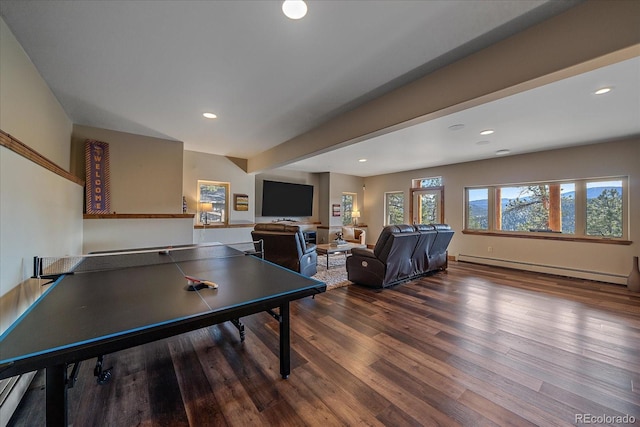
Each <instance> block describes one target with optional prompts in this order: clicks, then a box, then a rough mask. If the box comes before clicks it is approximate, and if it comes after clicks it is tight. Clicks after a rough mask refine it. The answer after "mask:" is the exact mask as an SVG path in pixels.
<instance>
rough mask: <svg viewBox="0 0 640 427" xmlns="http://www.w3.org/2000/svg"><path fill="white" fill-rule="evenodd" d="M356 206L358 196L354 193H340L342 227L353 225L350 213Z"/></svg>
mask: <svg viewBox="0 0 640 427" xmlns="http://www.w3.org/2000/svg"><path fill="white" fill-rule="evenodd" d="M357 206H358V195H357V194H355V193H342V225H351V224H353V215H352V212H353V211H354V210H355V209H356V208H357Z"/></svg>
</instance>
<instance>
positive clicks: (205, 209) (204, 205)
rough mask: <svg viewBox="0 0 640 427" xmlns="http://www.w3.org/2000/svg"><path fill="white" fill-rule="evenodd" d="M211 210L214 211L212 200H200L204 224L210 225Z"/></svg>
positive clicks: (201, 217)
mask: <svg viewBox="0 0 640 427" xmlns="http://www.w3.org/2000/svg"><path fill="white" fill-rule="evenodd" d="M209 212H213V204H212V203H211V202H202V201H201V202H200V222H202V224H203V225H209Z"/></svg>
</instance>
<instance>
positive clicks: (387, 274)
mask: <svg viewBox="0 0 640 427" xmlns="http://www.w3.org/2000/svg"><path fill="white" fill-rule="evenodd" d="M453 233H454V232H453V230H451V227H449V226H448V225H446V224H433V225H425V224H417V225H415V226H414V225H407V224H403V225H389V226H386V227H385V228H384V229H383V230H382V232H381V233H380V236H379V237H378V241H377V242H376V245H375V247H374V248H373V250H370V249H361V248H353V249H352V250H351V256H350V257H348V258H347V275H348V278H349V280H350V281H352V282H354V283H358V284H362V285H365V286H371V287H374V288H382V287H386V286H391V285H394V284H397V283H400V282H403V281H406V280H410V279H412V278H415V277H419V276H422V275H425V274H427V273H429V272H431V271H435V270H443V269H446V268H447V247H448V245H449V242H450V241H451V238H452V236H453Z"/></svg>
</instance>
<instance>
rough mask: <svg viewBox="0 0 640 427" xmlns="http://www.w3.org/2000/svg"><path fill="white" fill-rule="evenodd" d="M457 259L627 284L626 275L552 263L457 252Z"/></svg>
mask: <svg viewBox="0 0 640 427" xmlns="http://www.w3.org/2000/svg"><path fill="white" fill-rule="evenodd" d="M456 259H457V260H458V261H463V262H472V263H476V264H485V265H493V266H496V267H506V268H513V269H516V270H525V271H533V272H536V273H546V274H556V275H559V276H567V277H574V278H577V279H585V280H595V281H597V282H606V283H615V284H618V285H626V284H627V276H623V275H621V274H613V273H603V272H600V271H590V270H579V269H576V268H570V267H559V266H554V265H540V264H533V263H528V262H523V261H512V260H506V259H499V258H490V257H482V256H476V255H465V254H458V256H457V257H456Z"/></svg>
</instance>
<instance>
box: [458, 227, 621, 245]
mask: <svg viewBox="0 0 640 427" xmlns="http://www.w3.org/2000/svg"><path fill="white" fill-rule="evenodd" d="M462 234H469V235H475V236H492V237H515V238H518V239H539V240H561V241H564V242H583V243H604V244H608V245H630V244H632V243H633V242H632V241H631V240H623V239H615V238H605V237H579V236H570V235H562V234H558V233H518V232H505V231H502V232H497V231H480V230H462Z"/></svg>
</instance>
